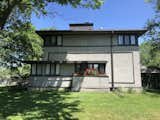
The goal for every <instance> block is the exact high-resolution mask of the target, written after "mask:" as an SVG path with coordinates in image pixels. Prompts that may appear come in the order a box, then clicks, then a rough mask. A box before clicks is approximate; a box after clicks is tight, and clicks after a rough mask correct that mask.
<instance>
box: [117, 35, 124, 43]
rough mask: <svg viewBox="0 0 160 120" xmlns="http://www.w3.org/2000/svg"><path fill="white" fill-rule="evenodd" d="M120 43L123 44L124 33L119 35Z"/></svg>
mask: <svg viewBox="0 0 160 120" xmlns="http://www.w3.org/2000/svg"><path fill="white" fill-rule="evenodd" d="M118 44H119V45H123V35H119V36H118Z"/></svg>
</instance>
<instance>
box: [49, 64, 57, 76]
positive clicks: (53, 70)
mask: <svg viewBox="0 0 160 120" xmlns="http://www.w3.org/2000/svg"><path fill="white" fill-rule="evenodd" d="M55 69H56V68H55V64H51V71H50V74H51V75H55Z"/></svg>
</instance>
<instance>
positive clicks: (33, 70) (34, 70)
mask: <svg viewBox="0 0 160 120" xmlns="http://www.w3.org/2000/svg"><path fill="white" fill-rule="evenodd" d="M31 67H32V68H31V71H32V72H31V74H32V75H36V64H32V65H31Z"/></svg>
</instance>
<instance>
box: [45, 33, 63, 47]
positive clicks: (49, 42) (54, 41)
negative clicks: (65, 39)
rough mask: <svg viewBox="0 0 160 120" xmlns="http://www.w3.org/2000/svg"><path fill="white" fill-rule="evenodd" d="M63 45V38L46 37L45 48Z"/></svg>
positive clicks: (58, 36)
mask: <svg viewBox="0 0 160 120" xmlns="http://www.w3.org/2000/svg"><path fill="white" fill-rule="evenodd" d="M61 45H62V36H60V35H57V36H45V38H44V46H61Z"/></svg>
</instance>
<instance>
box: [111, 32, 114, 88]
mask: <svg viewBox="0 0 160 120" xmlns="http://www.w3.org/2000/svg"><path fill="white" fill-rule="evenodd" d="M112 34H114V33H112ZM110 42H111V76H112V90H114V68H113V67H114V65H113V49H112V48H113V46H112V45H113V35H111V37H110Z"/></svg>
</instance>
